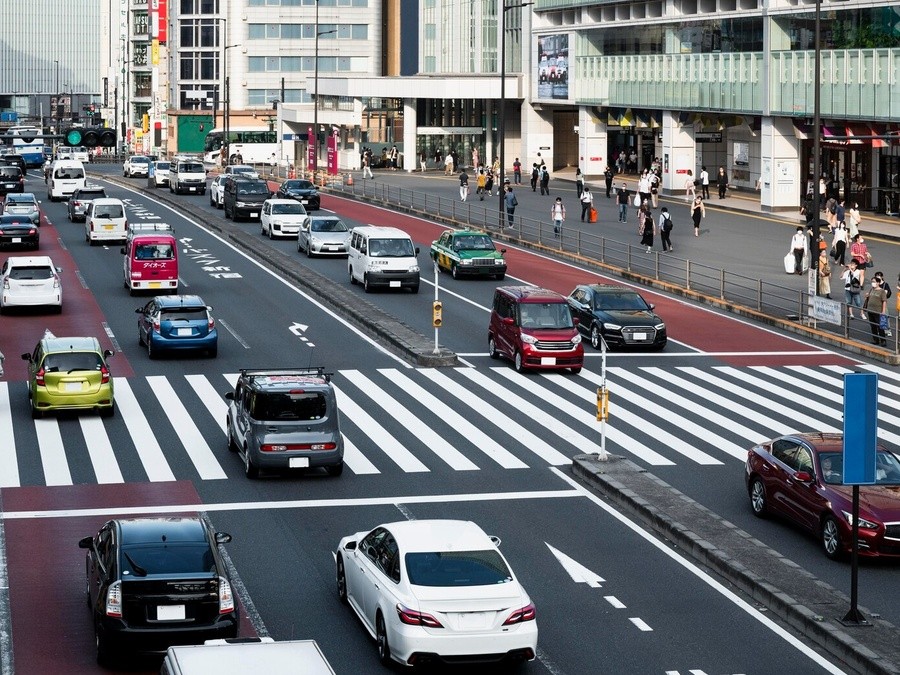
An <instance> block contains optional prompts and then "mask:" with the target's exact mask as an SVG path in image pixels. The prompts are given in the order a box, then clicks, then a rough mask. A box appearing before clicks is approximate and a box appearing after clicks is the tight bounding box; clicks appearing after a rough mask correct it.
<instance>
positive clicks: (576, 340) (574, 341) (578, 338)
mask: <svg viewBox="0 0 900 675" xmlns="http://www.w3.org/2000/svg"><path fill="white" fill-rule="evenodd" d="M572 344H573V345H577V344H581V335H578V334H576V335H575V337H573V338H572Z"/></svg>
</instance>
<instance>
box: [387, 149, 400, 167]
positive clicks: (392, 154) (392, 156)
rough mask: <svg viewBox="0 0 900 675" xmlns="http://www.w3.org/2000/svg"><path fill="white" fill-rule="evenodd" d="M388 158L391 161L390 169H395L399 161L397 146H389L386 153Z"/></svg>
mask: <svg viewBox="0 0 900 675" xmlns="http://www.w3.org/2000/svg"><path fill="white" fill-rule="evenodd" d="M388 160H390V163H391V171H396V170H397V167H398V166H399V161H400V152H399V151H398V150H397V146H396V145H393V146H391V151H390V153H388Z"/></svg>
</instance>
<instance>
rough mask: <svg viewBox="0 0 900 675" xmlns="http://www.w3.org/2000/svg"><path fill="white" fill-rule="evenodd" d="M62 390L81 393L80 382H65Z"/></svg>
mask: <svg viewBox="0 0 900 675" xmlns="http://www.w3.org/2000/svg"><path fill="white" fill-rule="evenodd" d="M63 389H64V390H65V391H81V389H82V387H81V382H65V383H64V384H63Z"/></svg>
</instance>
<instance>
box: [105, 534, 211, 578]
mask: <svg viewBox="0 0 900 675" xmlns="http://www.w3.org/2000/svg"><path fill="white" fill-rule="evenodd" d="M122 554H123V557H124V558H125V563H124V564H123V566H122V567H123V571H124V572H125V574H129V573H130V574H134V575H135V576H141V577H143V576H147V575H156V574H190V573H198V572H212V571H214V570H215V568H216V561H215V558H213V554H212V550H211V549H210V548H209V544H207V543H206V542H197V543H168V544H166V545H160V544H158V543H156V542H154V543H153V544H142V545H134V546H127V547H123V549H122Z"/></svg>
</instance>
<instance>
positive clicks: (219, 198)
mask: <svg viewBox="0 0 900 675" xmlns="http://www.w3.org/2000/svg"><path fill="white" fill-rule="evenodd" d="M209 205H210V206H215V207H216V208H217V209H221V208H222V207H224V206H225V176H224V175H222V174H219V175H218V176H216V177H215V178H213V179H212V182H211V183H210V184H209Z"/></svg>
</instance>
